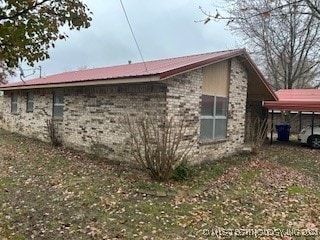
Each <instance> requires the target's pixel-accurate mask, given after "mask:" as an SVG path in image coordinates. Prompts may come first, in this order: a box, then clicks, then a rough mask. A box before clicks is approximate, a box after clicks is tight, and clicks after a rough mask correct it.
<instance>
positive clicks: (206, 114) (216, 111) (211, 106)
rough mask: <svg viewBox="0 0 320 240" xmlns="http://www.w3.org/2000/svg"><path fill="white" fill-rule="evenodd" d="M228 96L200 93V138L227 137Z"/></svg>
mask: <svg viewBox="0 0 320 240" xmlns="http://www.w3.org/2000/svg"><path fill="white" fill-rule="evenodd" d="M227 112H228V98H227V97H219V96H211V95H202V101H201V116H200V139H201V140H209V139H217V140H218V139H225V138H226V137H227Z"/></svg>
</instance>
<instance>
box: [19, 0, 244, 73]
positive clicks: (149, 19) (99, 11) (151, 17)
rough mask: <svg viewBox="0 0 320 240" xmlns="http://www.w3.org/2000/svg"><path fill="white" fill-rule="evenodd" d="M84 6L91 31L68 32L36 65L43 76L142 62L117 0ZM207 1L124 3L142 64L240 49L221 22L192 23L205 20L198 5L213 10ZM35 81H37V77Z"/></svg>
mask: <svg viewBox="0 0 320 240" xmlns="http://www.w3.org/2000/svg"><path fill="white" fill-rule="evenodd" d="M84 2H85V3H86V4H87V5H88V7H89V8H90V10H91V11H92V12H93V14H94V15H93V21H92V25H91V27H90V28H89V29H83V30H81V31H72V32H69V31H67V33H68V35H69V38H68V39H67V40H66V41H58V42H57V43H56V47H55V48H54V49H51V50H50V52H49V54H50V57H51V58H50V59H49V60H46V61H44V62H40V63H38V64H37V66H39V65H41V67H42V71H43V74H44V75H46V76H48V75H52V74H55V73H60V72H65V71H71V70H77V69H79V68H83V67H86V68H94V67H103V66H110V65H119V64H126V63H127V62H128V60H131V61H132V62H141V58H140V55H139V52H138V50H137V47H136V45H135V43H134V40H133V38H132V35H131V33H130V29H129V26H128V24H127V22H126V19H125V15H124V13H123V11H122V8H121V4H120V1H119V0H108V1H106V0H85V1H84ZM211 2H212V1H211V0H177V1H172V0H161V1H150V0H123V4H124V6H125V8H126V10H127V14H128V17H129V19H130V22H131V25H132V27H133V30H134V32H135V35H136V38H137V40H138V43H139V45H140V48H141V51H142V54H143V57H144V59H145V60H146V61H147V60H155V59H162V58H169V57H177V56H184V55H191V54H197V53H204V52H213V51H218V50H226V49H233V48H237V47H241V45H239V44H238V43H237V42H236V38H235V37H234V36H232V35H231V34H230V33H229V32H228V30H227V29H226V26H225V22H212V23H209V24H206V25H204V24H203V23H195V22H194V21H195V20H201V19H203V18H204V15H203V14H202V13H201V11H200V10H199V6H200V5H201V6H203V7H204V8H205V9H208V10H210V11H212V12H215V8H214V6H212V5H210V3H211ZM23 68H25V69H26V68H28V67H27V66H23ZM25 74H26V75H28V72H25ZM33 77H38V73H37V74H36V75H34V76H33ZM33 77H31V78H33ZM29 78H30V77H29Z"/></svg>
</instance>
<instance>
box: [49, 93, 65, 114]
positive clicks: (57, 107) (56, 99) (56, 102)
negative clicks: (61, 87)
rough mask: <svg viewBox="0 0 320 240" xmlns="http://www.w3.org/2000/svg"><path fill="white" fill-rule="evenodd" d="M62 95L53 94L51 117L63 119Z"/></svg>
mask: <svg viewBox="0 0 320 240" xmlns="http://www.w3.org/2000/svg"><path fill="white" fill-rule="evenodd" d="M63 107H64V95H63V92H62V91H54V92H53V113H52V115H53V117H54V118H63Z"/></svg>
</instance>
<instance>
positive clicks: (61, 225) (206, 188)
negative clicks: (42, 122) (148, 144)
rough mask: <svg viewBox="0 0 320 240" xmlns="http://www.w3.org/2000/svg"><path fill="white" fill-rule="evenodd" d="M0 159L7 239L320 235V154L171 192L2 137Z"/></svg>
mask: <svg viewBox="0 0 320 240" xmlns="http://www.w3.org/2000/svg"><path fill="white" fill-rule="evenodd" d="M0 152H1V153H0V240H4V239H208V238H211V239H216V236H215V234H220V236H222V237H226V238H227V239H233V238H232V237H230V236H229V235H231V233H232V234H243V235H246V239H254V236H253V234H254V233H255V234H257V235H256V236H259V234H262V235H263V234H264V235H266V232H262V230H265V231H267V230H268V229H270V230H269V231H271V229H272V230H273V231H274V232H273V233H272V234H277V235H278V238H279V239H281V237H280V235H279V234H280V233H284V232H280V230H281V231H288V232H287V234H288V235H295V236H293V239H296V237H297V236H298V235H299V234H301V235H307V234H311V235H313V236H312V237H311V238H309V239H315V238H316V237H315V235H317V234H318V236H320V151H319V150H311V149H308V148H303V147H300V146H297V145H295V144H292V145H285V144H279V143H278V144H274V145H272V146H266V147H265V148H264V149H263V151H262V152H261V153H260V154H259V155H257V156H249V155H239V156H234V157H230V158H225V159H222V160H219V161H216V162H214V163H212V164H206V165H202V166H198V167H195V168H194V173H193V177H192V178H191V179H190V180H188V181H184V182H173V181H172V182H168V183H165V184H163V183H158V182H153V181H151V180H150V179H149V178H148V176H147V175H146V174H144V173H142V172H141V171H139V170H138V169H130V168H129V166H128V165H126V164H121V165H120V164H115V163H108V162H107V161H104V160H101V159H100V160H99V159H94V158H93V157H92V156H88V155H86V154H84V153H78V152H73V151H69V150H67V149H63V148H53V147H51V146H50V145H48V144H45V143H42V142H38V141H35V140H31V139H27V138H24V137H21V136H17V135H14V134H10V133H8V132H5V131H3V130H0ZM240 229H242V230H241V231H240ZM245 229H248V232H244V231H245ZM250 229H255V230H256V231H255V232H254V231H251V230H250ZM249 230H250V231H249ZM307 230H308V231H307ZM289 231H292V232H289ZM269 233H270V232H269ZM249 235H251V236H249ZM234 239H236V238H234ZM260 239H261V238H260ZM265 239H271V238H268V237H266V236H265ZM287 239H290V238H287ZM300 239H306V237H302V238H300Z"/></svg>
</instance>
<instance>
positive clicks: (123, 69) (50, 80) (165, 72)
mask: <svg viewBox="0 0 320 240" xmlns="http://www.w3.org/2000/svg"><path fill="white" fill-rule="evenodd" d="M242 54H244V55H245V54H246V51H245V49H237V50H229V51H221V52H212V53H206V54H199V55H192V56H186V57H177V58H170V59H164V60H158V61H149V62H145V63H143V62H142V63H133V64H126V65H119V66H112V67H103V68H93V69H87V70H79V71H72V72H64V73H59V74H55V75H51V76H48V77H44V78H36V79H32V80H28V81H25V83H23V82H21V81H20V82H17V83H10V84H7V85H2V86H0V90H6V89H7V90H9V89H19V88H24V89H27V88H28V86H29V87H30V88H31V87H35V86H38V87H46V86H45V85H50V86H53V85H54V86H56V85H61V84H70V83H72V84H75V83H77V84H78V85H81V84H84V83H88V82H90V81H92V82H91V83H93V81H94V82H97V81H99V80H100V81H101V80H104V81H106V83H107V82H108V81H109V82H115V81H114V80H117V81H118V82H121V81H119V80H121V79H122V80H123V79H130V80H131V81H132V82H135V80H134V79H138V78H150V77H156V79H155V80H161V79H165V78H168V77H170V76H173V75H176V74H179V73H182V72H185V71H189V70H192V69H196V68H198V67H202V66H205V65H207V64H211V63H214V62H218V61H222V60H225V59H229V58H232V57H235V56H239V55H242ZM146 69H147V70H146ZM146 81H148V79H147V80H146ZM54 86H53V87H54Z"/></svg>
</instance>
